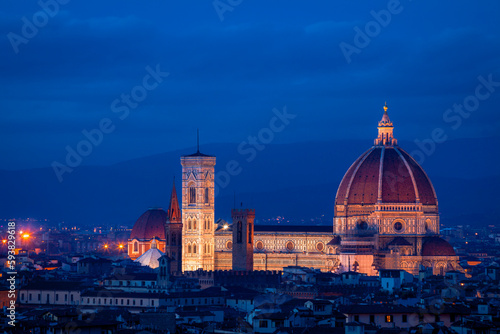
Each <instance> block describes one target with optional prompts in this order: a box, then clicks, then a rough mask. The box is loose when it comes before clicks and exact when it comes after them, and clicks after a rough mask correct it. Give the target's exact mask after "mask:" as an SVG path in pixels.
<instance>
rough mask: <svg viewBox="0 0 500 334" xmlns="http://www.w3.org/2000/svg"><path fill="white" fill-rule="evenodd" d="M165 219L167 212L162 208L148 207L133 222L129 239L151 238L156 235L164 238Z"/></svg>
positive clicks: (158, 237)
mask: <svg viewBox="0 0 500 334" xmlns="http://www.w3.org/2000/svg"><path fill="white" fill-rule="evenodd" d="M166 221H167V213H166V212H165V211H164V210H162V209H158V208H156V209H149V210H148V211H146V212H144V213H143V214H142V216H140V217H139V219H137V221H136V222H135V224H134V227H133V228H132V233H131V234H130V239H146V240H151V239H153V238H154V237H156V238H157V239H162V240H164V239H165V222H166Z"/></svg>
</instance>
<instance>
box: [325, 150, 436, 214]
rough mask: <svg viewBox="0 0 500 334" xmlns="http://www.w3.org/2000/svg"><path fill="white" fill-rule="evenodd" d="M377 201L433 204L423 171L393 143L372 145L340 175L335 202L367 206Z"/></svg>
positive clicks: (432, 192) (431, 193)
mask: <svg viewBox="0 0 500 334" xmlns="http://www.w3.org/2000/svg"><path fill="white" fill-rule="evenodd" d="M378 201H380V203H416V202H417V201H420V203H422V204H425V205H437V199H436V194H435V192H434V188H433V186H432V184H431V181H430V180H429V178H428V177H427V174H426V173H425V172H424V170H423V169H422V167H420V165H419V164H418V163H417V162H416V161H415V160H414V159H413V158H412V157H411V156H410V155H409V154H408V153H406V152H405V151H404V150H402V149H401V148H399V147H397V146H374V147H372V148H370V149H369V150H368V151H366V152H365V153H363V154H362V155H361V156H360V157H359V158H358V159H357V160H356V161H355V162H354V163H353V164H352V165H351V167H350V168H349V169H348V170H347V172H346V174H345V175H344V178H343V179H342V182H341V183H340V186H339V188H338V191H337V197H336V200H335V203H336V204H337V205H343V204H347V205H349V204H363V205H371V204H375V203H377V202H378Z"/></svg>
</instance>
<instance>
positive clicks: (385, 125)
mask: <svg viewBox="0 0 500 334" xmlns="http://www.w3.org/2000/svg"><path fill="white" fill-rule="evenodd" d="M387 109H389V108H388V107H387V102H386V103H385V105H384V115H382V119H381V120H380V122H378V137H377V139H375V145H376V146H394V145H397V144H398V141H397V139H396V138H394V135H393V131H394V126H393V125H392V122H391V120H390V118H389V114H387Z"/></svg>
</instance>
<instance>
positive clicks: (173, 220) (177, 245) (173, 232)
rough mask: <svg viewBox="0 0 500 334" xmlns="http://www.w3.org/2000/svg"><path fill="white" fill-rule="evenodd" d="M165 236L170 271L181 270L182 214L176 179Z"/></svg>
mask: <svg viewBox="0 0 500 334" xmlns="http://www.w3.org/2000/svg"><path fill="white" fill-rule="evenodd" d="M165 238H166V246H165V254H166V255H167V256H168V257H169V258H170V265H169V273H175V272H180V271H181V270H182V215H181V209H180V208H179V200H178V199H177V190H176V189H175V180H174V185H173V187H172V195H171V196H170V205H169V207H168V211H167V221H166V224H165Z"/></svg>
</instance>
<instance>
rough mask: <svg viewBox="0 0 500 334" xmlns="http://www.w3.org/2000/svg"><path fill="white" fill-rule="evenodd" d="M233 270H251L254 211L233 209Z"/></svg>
mask: <svg viewBox="0 0 500 334" xmlns="http://www.w3.org/2000/svg"><path fill="white" fill-rule="evenodd" d="M231 216H232V217H233V252H232V253H233V254H232V255H233V270H236V271H252V270H253V235H254V220H255V210H253V209H241V210H239V209H233V210H231Z"/></svg>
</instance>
